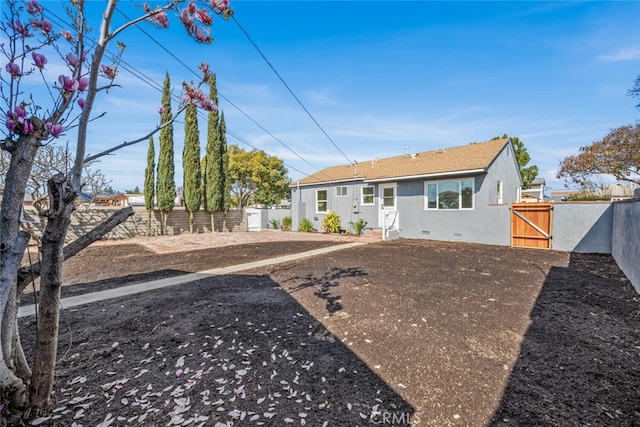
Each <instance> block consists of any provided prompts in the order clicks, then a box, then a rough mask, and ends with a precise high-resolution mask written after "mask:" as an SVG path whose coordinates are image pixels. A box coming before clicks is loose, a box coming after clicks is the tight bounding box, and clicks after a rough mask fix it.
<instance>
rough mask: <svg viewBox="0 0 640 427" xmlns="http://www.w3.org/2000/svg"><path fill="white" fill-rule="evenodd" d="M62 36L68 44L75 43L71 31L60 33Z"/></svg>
mask: <svg viewBox="0 0 640 427" xmlns="http://www.w3.org/2000/svg"><path fill="white" fill-rule="evenodd" d="M60 34H61V35H62V37H64V38H65V39H66V40H67V41H68V42H72V41H73V34H71V31H69V30H62V31H60Z"/></svg>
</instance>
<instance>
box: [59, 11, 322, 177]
mask: <svg viewBox="0 0 640 427" xmlns="http://www.w3.org/2000/svg"><path fill="white" fill-rule="evenodd" d="M48 13H49V14H50V15H52V16H54V17H55V18H56V19H57V20H58V22H57V24H58V25H60V23H63V24H65V25H69V23H68V22H66V21H65V20H64V19H63V18H61V17H60V16H58V15H56V14H55V13H54V12H52V11H48ZM118 13H120V14H121V15H122V16H123V17H124V18H125V19H127V20H130V18H129V17H128V16H127V15H126V14H124V13H123V12H122V11H120V10H118ZM136 27H137V28H138V30H139V31H141V32H142V33H143V34H145V35H146V36H147V37H148V38H150V39H151V40H152V41H153V42H154V43H156V44H157V45H158V46H159V47H160V48H162V50H164V51H165V52H167V53H168V54H169V55H170V56H171V57H172V58H174V59H175V60H176V61H177V62H178V63H180V64H181V65H182V66H183V67H184V68H186V69H187V70H188V71H190V72H191V73H192V74H193V75H195V76H196V77H200V76H199V74H198V73H197V72H196V71H194V70H193V68H192V67H190V66H189V65H187V64H186V63H185V62H184V61H182V60H181V59H180V58H179V57H177V56H176V55H175V54H173V53H172V52H171V51H169V50H168V49H167V48H166V47H164V46H163V45H162V44H161V43H160V42H158V40H156V39H155V38H154V37H153V36H152V35H151V34H149V33H148V32H147V31H145V30H144V29H142V28H140V27H139V26H137V25H136ZM85 37H86V38H87V39H88V40H90V41H92V42H94V43H95V39H92V38H91V37H89V36H88V35H85ZM105 54H106V55H107V56H108V57H110V58H111V59H115V58H117V57H118V55H116V54H114V53H112V52H110V51H109V50H108V49H107V50H105ZM119 65H120V66H121V68H122V69H124V70H125V71H127V72H129V73H130V74H131V75H133V76H134V77H136V78H138V79H139V80H141V81H143V82H144V83H146V84H147V85H148V86H150V87H151V88H153V89H155V90H156V91H158V92H160V93H162V92H163V85H162V84H160V83H158V82H156V81H155V80H153V79H151V78H149V77H147V76H146V75H145V74H144V73H142V72H141V71H139V70H138V69H137V68H136V67H135V66H133V65H131V64H129V63H127V62H126V61H125V60H124V59H122V58H120V61H119ZM218 95H219V96H220V97H221V98H223V99H224V100H225V101H227V102H228V103H229V104H230V105H231V106H233V107H234V108H235V109H236V110H238V111H239V112H240V113H242V114H243V115H244V116H246V117H247V118H248V119H249V120H250V121H251V122H253V123H254V124H255V125H256V126H258V127H259V128H260V129H262V130H263V131H264V132H266V133H267V134H268V135H269V136H271V137H272V138H273V139H275V140H276V141H277V142H279V143H280V144H281V145H282V146H284V147H285V148H286V149H287V150H289V151H290V152H291V153H293V154H294V155H295V156H297V157H298V158H299V159H300V160H302V161H303V162H305V163H306V164H307V165H309V166H310V167H311V168H312V169H313V170H316V171H320V170H319V169H318V168H316V167H315V166H313V165H312V164H311V163H309V162H308V161H307V160H306V159H305V158H303V157H302V156H300V155H299V154H298V153H297V152H295V151H294V150H293V149H291V148H290V147H289V146H288V145H287V144H285V143H284V142H283V141H281V140H280V139H279V138H277V137H276V136H275V135H273V134H272V133H271V132H269V131H268V130H267V129H266V128H265V127H264V126H262V125H261V124H260V123H258V122H257V121H256V120H254V119H253V118H252V117H251V116H249V115H248V114H247V113H246V112H244V111H243V110H242V109H241V108H240V107H238V106H237V105H235V104H234V103H233V102H231V100H229V99H228V98H226V97H225V96H224V95H222V94H220V93H218ZM171 98H172V99H173V100H174V101H177V102H179V101H180V99H179V97H178V96H177V95H171ZM198 115H199V116H200V117H201V118H203V119H208V117H207V113H205V112H203V111H201V110H198ZM227 133H228V134H229V135H231V136H232V137H234V138H235V139H237V140H238V141H240V142H242V143H243V144H245V145H247V146H249V147H251V148H253V149H255V150H258V148H257V147H256V146H254V145H253V144H251V143H250V142H249V141H247V140H246V139H244V138H242V137H240V136H239V135H237V134H235V133H234V132H232V131H231V130H229V129H227ZM283 163H284V162H283ZM284 165H285V166H287V167H288V168H289V169H291V170H294V171H296V172H298V173H301V174H302V175H305V176H313V175H315V174H311V175H310V174H308V173H306V172H303V171H300V170H299V169H297V168H295V167H293V166H291V165H289V164H286V163H284ZM320 172H322V171H320ZM322 174H323V175H326V173H324V172H322ZM327 177H329V176H328V175H327ZM329 178H330V177H329Z"/></svg>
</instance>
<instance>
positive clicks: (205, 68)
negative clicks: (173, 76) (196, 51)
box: [198, 62, 211, 81]
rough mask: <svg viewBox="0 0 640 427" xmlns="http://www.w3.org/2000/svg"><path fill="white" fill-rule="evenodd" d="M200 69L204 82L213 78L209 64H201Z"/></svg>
mask: <svg viewBox="0 0 640 427" xmlns="http://www.w3.org/2000/svg"><path fill="white" fill-rule="evenodd" d="M198 69H199V70H200V71H202V80H204V81H209V78H210V77H211V70H210V69H209V64H207V63H206V62H201V63H200V65H199V66H198Z"/></svg>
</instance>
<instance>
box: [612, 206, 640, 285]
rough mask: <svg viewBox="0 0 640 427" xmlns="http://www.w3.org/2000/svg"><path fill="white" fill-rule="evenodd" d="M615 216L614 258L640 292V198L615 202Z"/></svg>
mask: <svg viewBox="0 0 640 427" xmlns="http://www.w3.org/2000/svg"><path fill="white" fill-rule="evenodd" d="M613 218H614V219H613V242H612V250H611V253H612V255H613V259H615V260H616V263H617V264H618V267H620V269H621V270H622V271H623V272H624V274H625V275H626V276H627V278H628V279H629V280H630V281H631V283H632V284H633V287H634V288H635V289H636V291H637V292H638V293H640V200H635V201H630V202H616V203H614V204H613Z"/></svg>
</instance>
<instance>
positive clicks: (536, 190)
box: [521, 177, 545, 203]
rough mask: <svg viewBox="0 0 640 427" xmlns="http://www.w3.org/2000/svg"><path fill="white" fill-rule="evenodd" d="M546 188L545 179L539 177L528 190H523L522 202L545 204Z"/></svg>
mask: <svg viewBox="0 0 640 427" xmlns="http://www.w3.org/2000/svg"><path fill="white" fill-rule="evenodd" d="M544 187H545V179H544V178H543V177H537V178H536V179H534V180H533V181H531V183H530V184H529V186H528V187H527V188H523V189H522V200H521V201H522V202H525V203H539V202H544V200H545V199H544Z"/></svg>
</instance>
